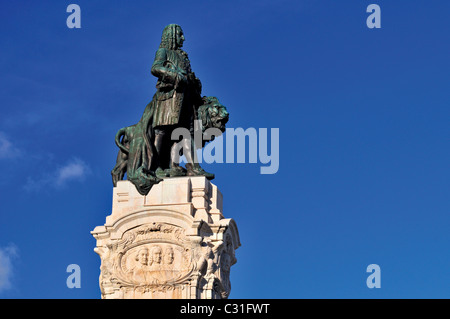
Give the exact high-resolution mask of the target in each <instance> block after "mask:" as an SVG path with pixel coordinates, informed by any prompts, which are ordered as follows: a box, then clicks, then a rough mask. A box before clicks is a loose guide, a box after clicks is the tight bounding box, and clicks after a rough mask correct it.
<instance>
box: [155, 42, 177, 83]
mask: <svg viewBox="0 0 450 319" xmlns="http://www.w3.org/2000/svg"><path fill="white" fill-rule="evenodd" d="M166 62H167V52H166V49H164V48H160V49H158V51H156V55H155V60H154V62H153V65H152V70H151V72H152V74H153V75H154V76H156V77H157V78H158V79H160V80H161V81H162V82H164V83H171V84H174V85H175V86H176V85H177V84H178V83H179V82H181V81H183V80H185V79H183V78H184V76H183V75H182V74H179V73H178V72H176V71H175V70H173V69H170V68H168V67H166V66H165V63H166Z"/></svg>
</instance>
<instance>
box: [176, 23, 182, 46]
mask: <svg viewBox="0 0 450 319" xmlns="http://www.w3.org/2000/svg"><path fill="white" fill-rule="evenodd" d="M175 38H176V41H177V47H179V48H181V47H182V46H183V42H184V34H183V30H181V28H177V31H176V37H175Z"/></svg>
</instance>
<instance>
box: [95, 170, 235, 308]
mask: <svg viewBox="0 0 450 319" xmlns="http://www.w3.org/2000/svg"><path fill="white" fill-rule="evenodd" d="M91 234H92V235H93V236H94V237H95V238H96V239H97V247H96V248H95V249H94V251H95V252H96V253H98V254H99V256H100V259H101V266H100V290H101V293H102V298H105V299H129V298H133V299H143V298H157V299H222V298H227V297H228V295H229V293H230V289H231V284H230V268H231V266H232V265H233V264H235V263H236V257H235V250H236V249H237V248H238V247H239V246H240V241H239V233H238V229H237V226H236V223H235V222H234V220H233V219H225V218H224V216H223V214H222V194H221V193H220V191H219V190H218V188H217V186H215V185H214V184H212V183H211V182H209V181H208V180H207V179H206V178H205V177H203V176H196V177H177V178H168V179H165V180H163V181H162V182H160V183H159V184H157V185H154V186H153V187H152V189H151V191H150V192H149V194H148V195H147V196H142V195H140V194H139V193H138V191H137V190H136V188H135V186H134V185H133V184H132V183H130V182H129V181H119V182H118V183H117V187H114V194H113V209H112V214H111V215H110V216H108V217H107V218H106V223H105V225H103V226H97V227H96V228H95V229H94V230H93V231H92V232H91Z"/></svg>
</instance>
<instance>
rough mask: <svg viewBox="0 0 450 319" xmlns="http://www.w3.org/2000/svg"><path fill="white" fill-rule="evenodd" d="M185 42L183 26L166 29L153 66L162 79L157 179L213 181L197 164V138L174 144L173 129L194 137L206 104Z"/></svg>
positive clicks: (156, 109)
mask: <svg viewBox="0 0 450 319" xmlns="http://www.w3.org/2000/svg"><path fill="white" fill-rule="evenodd" d="M183 42H184V34H183V30H182V29H181V27H180V26H179V25H177V24H169V25H168V26H166V27H165V28H164V31H163V35H162V38H161V45H160V46H159V49H158V51H157V52H156V56H155V61H154V62H153V65H152V70H151V72H152V74H153V75H154V76H156V77H157V78H158V82H157V83H156V88H157V92H156V94H155V97H154V99H155V101H156V102H155V106H154V111H153V124H152V126H153V129H154V133H155V148H156V152H157V153H158V156H159V165H158V168H157V170H156V176H158V177H167V176H170V177H175V176H184V175H187V176H195V175H203V176H206V177H207V178H209V179H213V178H214V175H213V174H210V173H207V172H205V171H204V170H203V169H202V168H201V167H200V165H199V164H198V163H196V161H195V149H196V147H195V145H194V144H193V143H194V139H193V138H191V139H190V141H189V140H181V141H179V140H177V141H171V136H172V132H173V130H174V129H176V128H179V127H183V128H186V129H188V130H189V131H190V132H191V134H194V120H195V119H196V118H197V110H198V108H199V106H200V105H202V104H203V100H202V96H201V91H202V84H201V82H200V80H199V79H198V78H197V77H196V76H195V73H194V72H192V70H191V64H190V62H189V59H188V55H187V53H186V52H184V51H183V50H182V49H181V47H182V46H183ZM178 142H181V143H183V149H184V156H185V157H186V160H187V162H188V163H187V164H186V169H187V171H186V170H184V169H183V168H182V167H181V166H179V162H178V159H179V154H176V153H177V152H178V150H179V147H176V144H177V143H178ZM167 157H169V158H168V159H167Z"/></svg>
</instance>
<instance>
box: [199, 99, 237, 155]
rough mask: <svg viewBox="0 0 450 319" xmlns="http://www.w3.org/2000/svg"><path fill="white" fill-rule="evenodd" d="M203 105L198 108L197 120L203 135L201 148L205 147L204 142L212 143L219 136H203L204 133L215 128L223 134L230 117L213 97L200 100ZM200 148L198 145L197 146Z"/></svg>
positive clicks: (223, 106)
mask: <svg viewBox="0 0 450 319" xmlns="http://www.w3.org/2000/svg"><path fill="white" fill-rule="evenodd" d="M202 100H203V104H202V105H201V106H200V107H199V108H198V119H199V120H200V121H201V124H202V133H203V145H202V147H203V146H205V142H206V141H213V140H214V138H215V137H217V136H219V135H220V134H217V135H214V134H213V135H212V136H210V135H209V134H205V131H206V130H207V129H210V128H215V129H218V130H220V132H222V133H223V132H225V125H226V124H227V122H228V119H229V117H230V115H229V113H228V111H227V108H226V107H225V105H222V104H220V102H219V100H218V99H217V98H216V97H214V96H204V97H203V98H202ZM198 147H200V145H198Z"/></svg>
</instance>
